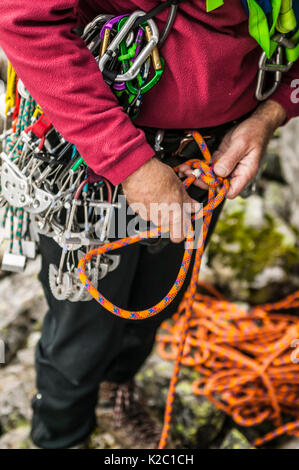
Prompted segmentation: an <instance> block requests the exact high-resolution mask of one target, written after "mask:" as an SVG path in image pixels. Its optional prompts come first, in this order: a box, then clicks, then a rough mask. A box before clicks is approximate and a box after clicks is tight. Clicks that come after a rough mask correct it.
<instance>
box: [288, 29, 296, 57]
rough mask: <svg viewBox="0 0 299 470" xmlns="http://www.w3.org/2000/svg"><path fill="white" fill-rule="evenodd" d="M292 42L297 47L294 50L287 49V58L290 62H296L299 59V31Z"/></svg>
mask: <svg viewBox="0 0 299 470" xmlns="http://www.w3.org/2000/svg"><path fill="white" fill-rule="evenodd" d="M292 42H293V43H294V44H297V46H296V47H294V49H286V56H287V59H288V61H289V62H296V61H297V60H298V59H299V29H298V31H297V33H296V34H294V36H293V37H292Z"/></svg>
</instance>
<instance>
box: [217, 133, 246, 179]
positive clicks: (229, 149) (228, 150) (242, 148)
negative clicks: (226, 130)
mask: <svg viewBox="0 0 299 470" xmlns="http://www.w3.org/2000/svg"><path fill="white" fill-rule="evenodd" d="M247 148H248V147H247V142H246V141H245V139H242V138H239V139H236V140H232V141H231V144H230V145H226V146H225V148H224V149H223V150H222V149H221V148H219V150H218V151H217V152H215V153H214V155H213V158H214V159H215V160H216V163H215V166H214V171H215V174H216V175H217V176H221V177H222V178H225V177H227V176H228V175H230V174H231V173H232V171H233V170H234V169H235V168H236V166H237V164H238V163H239V162H240V160H241V159H242V158H243V157H244V156H245V155H246V153H247Z"/></svg>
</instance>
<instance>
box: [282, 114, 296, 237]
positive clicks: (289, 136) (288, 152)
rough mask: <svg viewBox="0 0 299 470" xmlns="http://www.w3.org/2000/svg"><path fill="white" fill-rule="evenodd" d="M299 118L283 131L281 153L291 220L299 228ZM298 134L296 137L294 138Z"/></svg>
mask: <svg viewBox="0 0 299 470" xmlns="http://www.w3.org/2000/svg"><path fill="white" fill-rule="evenodd" d="M298 135H299V119H293V120H292V121H290V122H289V124H288V125H287V126H286V127H284V128H283V129H282V131H281V139H280V145H281V149H280V154H281V157H282V158H281V165H282V170H283V174H284V177H285V180H286V181H287V183H288V187H289V191H290V200H289V206H290V221H291V223H292V224H293V225H294V226H295V227H296V228H297V229H299V185H298V181H299V158H298V155H299V139H298ZM294 136H296V138H294Z"/></svg>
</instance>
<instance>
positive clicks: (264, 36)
mask: <svg viewBox="0 0 299 470" xmlns="http://www.w3.org/2000/svg"><path fill="white" fill-rule="evenodd" d="M280 1H281V0H280ZM248 8H249V33H250V35H251V36H252V37H253V38H254V39H255V40H256V41H257V43H258V44H259V45H260V46H261V48H262V49H263V50H264V51H265V52H266V54H267V57H271V55H272V50H271V36H270V31H269V25H268V19H267V16H266V15H265V13H264V11H263V9H262V8H261V7H260V6H259V4H258V3H257V2H256V1H255V0H248ZM273 52H274V51H273Z"/></svg>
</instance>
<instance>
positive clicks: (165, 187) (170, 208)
mask: <svg viewBox="0 0 299 470" xmlns="http://www.w3.org/2000/svg"><path fill="white" fill-rule="evenodd" d="M122 187H123V191H124V194H125V196H126V199H127V202H128V204H129V205H130V206H131V207H132V209H133V210H134V211H135V212H136V213H137V214H139V215H140V216H141V217H142V218H143V219H144V220H151V221H152V222H153V223H154V224H155V225H157V226H160V225H161V226H162V228H164V229H166V228H167V227H170V239H171V240H172V241H173V242H175V243H179V242H181V241H182V240H184V238H185V235H186V233H185V230H186V226H185V221H186V213H187V212H188V213H189V214H190V213H191V212H192V213H193V212H197V211H199V210H200V207H201V206H200V204H199V203H198V202H196V201H194V200H193V199H192V198H190V196H189V195H188V194H187V192H186V191H185V189H184V186H183V184H182V182H181V181H180V179H179V178H178V177H177V176H176V174H175V172H174V171H173V170H172V169H171V168H170V167H169V166H167V165H165V164H164V163H161V162H160V161H159V160H157V159H156V158H152V159H151V160H149V161H147V162H146V163H145V164H144V165H143V166H142V167H140V168H139V169H138V170H137V171H135V173H133V174H132V175H130V176H129V177H128V178H127V179H126V180H125V181H123V183H122ZM187 219H188V218H187Z"/></svg>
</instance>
